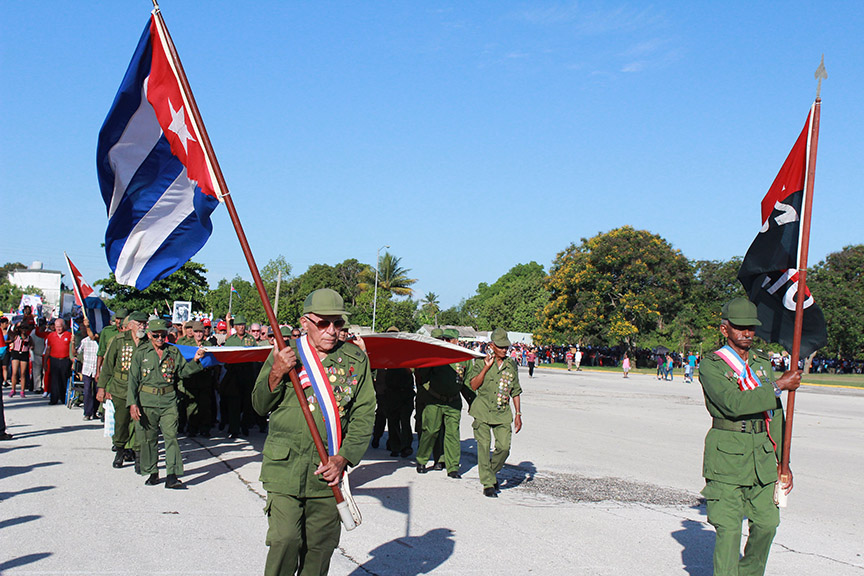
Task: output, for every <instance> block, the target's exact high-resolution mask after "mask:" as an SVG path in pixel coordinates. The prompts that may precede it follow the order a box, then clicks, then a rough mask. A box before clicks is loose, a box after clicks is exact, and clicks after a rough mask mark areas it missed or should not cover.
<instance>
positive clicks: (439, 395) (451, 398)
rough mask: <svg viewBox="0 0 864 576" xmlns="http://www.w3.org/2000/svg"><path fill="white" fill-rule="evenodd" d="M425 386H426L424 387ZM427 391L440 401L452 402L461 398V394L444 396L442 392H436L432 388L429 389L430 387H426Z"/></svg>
mask: <svg viewBox="0 0 864 576" xmlns="http://www.w3.org/2000/svg"><path fill="white" fill-rule="evenodd" d="M424 388H425V387H424ZM426 391H427V392H428V393H429V395H430V396H432V397H433V398H435V399H436V400H438V401H440V402H447V403H448V404H449V403H450V402H453V401H454V400H456V399H457V398H459V394H456V395H455V396H450V397H449V398H448V397H447V396H442V395H441V394H438V393H437V392H434V391H432V390H429V389H428V388H427V389H426Z"/></svg>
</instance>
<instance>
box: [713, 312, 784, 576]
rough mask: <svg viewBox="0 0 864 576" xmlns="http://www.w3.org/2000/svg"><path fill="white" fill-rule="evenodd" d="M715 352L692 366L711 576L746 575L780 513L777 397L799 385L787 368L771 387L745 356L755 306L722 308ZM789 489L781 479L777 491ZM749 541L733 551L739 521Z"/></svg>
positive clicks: (759, 365)
mask: <svg viewBox="0 0 864 576" xmlns="http://www.w3.org/2000/svg"><path fill="white" fill-rule="evenodd" d="M721 318H722V324H721V325H720V332H721V334H723V336H724V337H725V338H726V345H725V346H724V347H723V348H720V349H719V350H717V351H715V352H714V353H712V354H708V355H707V356H706V357H705V358H704V360H703V361H702V364H701V365H700V366H699V381H700V382H701V384H702V391H703V393H704V395H705V407H706V408H707V409H708V412H709V413H710V414H711V417H712V424H711V429H710V430H709V431H708V434H707V435H706V436H705V451H704V460H703V468H702V475H703V476H704V477H705V488H704V489H703V490H702V495H703V496H704V497H705V500H706V506H707V512H708V522H709V523H710V524H711V525H712V526H714V529H715V530H716V531H717V539H716V542H715V545H714V574H715V576H727V575H728V576H731V575H735V576H739V575H740V576H745V575H746V576H750V575H761V574H763V573H764V572H765V564H766V562H767V561H768V552H769V550H770V548H771V542H772V541H773V540H774V534H775V532H776V530H777V526H778V525H779V524H780V511H779V509H778V507H777V503H776V502H775V494H774V492H775V484H776V483H777V482H778V480H777V474H778V468H777V467H778V463H779V462H780V456H781V447H782V438H783V405H782V404H781V402H780V393H781V392H782V391H783V390H795V389H796V388H798V386H800V384H801V371H800V370H790V371H788V372H785V373H784V374H783V376H781V377H780V378H779V379H777V380H776V381H774V377H773V369H772V367H771V361H770V360H769V358H768V357H767V356H765V355H763V354H762V353H761V352H758V351H755V350H751V346H752V344H753V336H754V333H755V329H756V327H757V326H760V325H761V322H760V321H759V318H758V317H757V311H756V305H755V304H753V303H752V302H750V301H749V300H747V299H746V298H736V299H734V300H732V301H731V302H728V303H726V304H725V305H724V306H723V310H722V313H721ZM780 489H781V490H783V491H784V493H787V494H788V493H789V491H790V490H792V477H791V473H790V476H789V480H788V482H786V483H783V484H782V485H781V486H780ZM745 516H746V517H747V519H748V522H749V536H748V538H747V544H746V546H745V548H744V556H743V558H742V557H740V552H741V523H742V521H743V520H744V517H745Z"/></svg>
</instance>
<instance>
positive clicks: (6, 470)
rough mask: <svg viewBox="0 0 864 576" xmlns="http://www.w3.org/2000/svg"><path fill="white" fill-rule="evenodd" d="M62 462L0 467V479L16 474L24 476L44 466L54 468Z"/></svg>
mask: <svg viewBox="0 0 864 576" xmlns="http://www.w3.org/2000/svg"><path fill="white" fill-rule="evenodd" d="M58 464H62V462H37V463H36V464H31V465H30V466H2V467H0V478H9V477H10V476H17V475H18V474H26V473H27V472H32V471H33V470H34V469H35V468H45V467H46V466H56V465H58Z"/></svg>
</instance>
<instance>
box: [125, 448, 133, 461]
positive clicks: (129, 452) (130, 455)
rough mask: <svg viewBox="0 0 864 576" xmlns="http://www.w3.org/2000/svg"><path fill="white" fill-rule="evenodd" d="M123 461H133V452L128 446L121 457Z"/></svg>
mask: <svg viewBox="0 0 864 576" xmlns="http://www.w3.org/2000/svg"><path fill="white" fill-rule="evenodd" d="M123 460H124V461H125V462H134V461H135V452H134V451H133V450H131V449H129V448H126V450H125V456H124V457H123Z"/></svg>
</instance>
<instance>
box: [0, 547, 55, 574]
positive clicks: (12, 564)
mask: <svg viewBox="0 0 864 576" xmlns="http://www.w3.org/2000/svg"><path fill="white" fill-rule="evenodd" d="M49 556H51V553H50V552H39V553H38V554H27V555H26V556H20V557H18V558H12V559H11V560H7V561H6V562H3V563H0V574H2V573H3V571H4V570H9V569H10V568H17V567H18V566H26V565H27V564H32V563H33V562H38V561H39V560H43V559H45V558H47V557H49Z"/></svg>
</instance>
